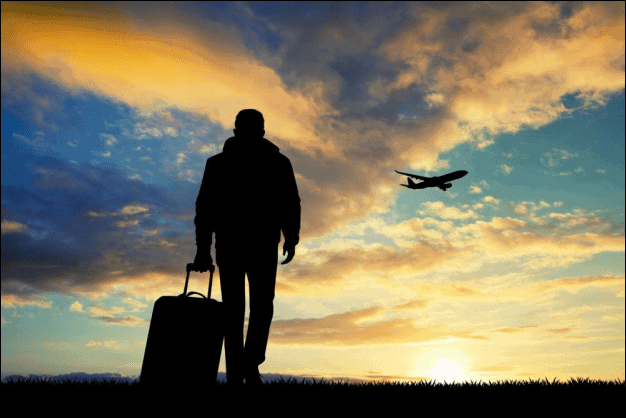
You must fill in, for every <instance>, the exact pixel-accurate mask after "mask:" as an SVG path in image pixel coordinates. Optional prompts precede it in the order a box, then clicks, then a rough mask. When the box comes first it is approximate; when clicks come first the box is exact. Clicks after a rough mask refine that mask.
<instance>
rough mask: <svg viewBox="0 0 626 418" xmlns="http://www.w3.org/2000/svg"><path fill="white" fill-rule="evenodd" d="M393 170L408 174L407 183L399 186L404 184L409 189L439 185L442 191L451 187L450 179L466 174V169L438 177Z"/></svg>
mask: <svg viewBox="0 0 626 418" xmlns="http://www.w3.org/2000/svg"><path fill="white" fill-rule="evenodd" d="M395 172H396V173H398V174H403V175H405V176H409V177H408V178H407V180H408V182H409V184H401V185H400V186H404V187H407V188H409V189H425V188H427V187H439V188H440V189H441V190H443V191H444V192H445V191H446V190H447V189H449V188H450V187H452V183H449V182H450V181H452V180H456V179H460V178H461V177H463V176H465V175H466V174H467V171H465V170H459V171H455V172H453V173H448V174H444V175H443V176H438V177H423V176H418V175H417V174H409V173H403V172H401V171H398V170H395ZM411 177H413V178H416V179H419V180H422V182H421V183H415V182H414V181H413V180H411Z"/></svg>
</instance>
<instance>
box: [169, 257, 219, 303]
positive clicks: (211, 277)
mask: <svg viewBox="0 0 626 418" xmlns="http://www.w3.org/2000/svg"><path fill="white" fill-rule="evenodd" d="M193 269H194V265H193V263H188V264H187V279H186V280H185V289H184V290H183V293H181V294H180V295H178V296H189V295H193V294H196V295H200V296H202V297H203V298H205V299H211V288H212V287H213V272H214V271H215V266H214V265H211V267H210V268H209V271H210V272H211V276H210V277H209V292H208V293H207V295H206V297H205V296H204V295H203V294H202V293H198V292H190V293H187V285H188V284H189V273H190V272H191V270H193Z"/></svg>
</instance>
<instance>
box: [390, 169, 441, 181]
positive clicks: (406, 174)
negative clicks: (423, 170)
mask: <svg viewBox="0 0 626 418" xmlns="http://www.w3.org/2000/svg"><path fill="white" fill-rule="evenodd" d="M394 171H395V172H396V173H398V174H404V175H405V176H409V177H413V178H415V179H419V180H430V179H431V178H432V177H423V176H418V175H417V174H409V173H403V172H401V171H398V170H394Z"/></svg>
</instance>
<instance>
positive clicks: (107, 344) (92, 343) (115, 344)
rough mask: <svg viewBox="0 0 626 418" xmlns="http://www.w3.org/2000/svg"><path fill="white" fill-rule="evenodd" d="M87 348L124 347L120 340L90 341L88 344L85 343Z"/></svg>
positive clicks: (110, 348)
mask: <svg viewBox="0 0 626 418" xmlns="http://www.w3.org/2000/svg"><path fill="white" fill-rule="evenodd" d="M85 347H86V348H93V349H98V348H106V349H109V350H120V349H122V346H121V344H120V342H119V341H93V340H92V341H89V342H88V343H87V344H85Z"/></svg>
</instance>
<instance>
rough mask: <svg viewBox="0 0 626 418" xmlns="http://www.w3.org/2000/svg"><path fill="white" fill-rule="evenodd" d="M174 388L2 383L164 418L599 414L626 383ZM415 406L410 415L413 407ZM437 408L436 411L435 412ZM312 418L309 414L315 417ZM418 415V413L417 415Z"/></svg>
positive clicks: (617, 402) (19, 396)
mask: <svg viewBox="0 0 626 418" xmlns="http://www.w3.org/2000/svg"><path fill="white" fill-rule="evenodd" d="M207 383H208V382H194V383H192V384H189V382H171V385H167V386H163V387H159V388H157V389H156V390H154V389H150V390H148V389H147V388H145V387H143V386H141V384H140V383H139V381H138V380H135V381H120V380H102V381H78V380H74V381H72V380H69V379H66V380H61V381H54V380H51V379H49V378H47V379H30V378H20V379H17V380H12V381H8V382H6V383H5V382H3V383H2V385H1V389H0V391H1V393H2V399H3V404H5V405H8V404H9V403H12V402H17V403H19V404H20V405H28V406H29V408H30V409H31V410H37V409H40V410H41V411H42V412H44V411H49V407H50V405H72V406H82V407H83V408H85V409H86V410H87V409H88V410H94V411H96V412H114V411H115V412H119V411H122V410H124V411H127V410H136V411H137V412H139V413H141V414H142V415H145V414H150V415H152V414H154V415H157V414H161V415H163V408H180V407H182V406H181V405H185V407H191V406H192V405H200V406H201V407H202V408H204V409H205V410H206V411H208V412H216V411H217V412H219V413H221V412H223V413H230V412H232V411H233V410H235V409H236V410H238V411H241V410H246V411H248V412H250V413H251V414H254V413H257V412H258V411H261V409H259V408H261V407H260V406H259V405H264V406H263V408H269V407H270V405H271V407H272V408H274V407H275V406H280V408H282V409H281V411H291V412H292V413H297V414H298V415H299V414H300V412H307V413H310V412H313V411H315V413H324V414H325V415H327V414H330V415H331V416H335V415H337V416H338V415H339V414H341V415H343V414H344V411H345V413H350V414H351V415H352V414H354V413H364V415H371V414H372V413H376V414H378V413H381V414H382V413H385V414H389V413H390V412H393V411H395V410H403V411H407V410H409V409H410V410H411V411H413V412H417V411H419V412H423V409H424V408H426V407H428V408H431V409H430V410H433V411H435V412H437V413H439V412H440V413H444V412H446V414H445V415H448V413H449V412H450V411H451V410H454V409H458V410H459V412H467V411H469V410H472V411H474V410H478V411H481V412H485V413H487V414H488V413H489V412H494V413H497V414H499V415H502V414H503V413H504V414H505V415H506V413H507V412H510V411H511V410H514V411H515V412H519V411H522V410H525V413H533V414H536V413H538V412H541V413H545V412H546V411H550V412H554V413H559V414H560V415H561V414H563V413H568V412H571V413H572V414H573V415H577V414H579V413H580V412H581V411H580V408H581V407H584V406H585V405H588V406H593V407H594V408H595V410H596V412H598V411H601V410H603V409H605V408H617V407H621V405H622V402H623V399H624V395H625V394H626V393H625V392H626V390H625V389H626V384H625V381H623V380H615V381H601V380H591V379H588V378H572V379H570V380H569V381H567V382H560V381H557V380H556V379H554V380H552V381H550V380H548V378H544V379H537V380H533V379H529V380H528V381H522V380H503V381H495V382H493V381H492V382H482V381H478V382H466V383H447V382H435V381H418V382H371V383H352V382H345V381H344V382H341V381H340V382H337V381H330V380H324V379H321V380H309V381H307V380H304V381H297V380H295V379H280V380H275V381H271V382H266V383H264V384H262V385H260V386H247V385H244V386H243V387H238V388H233V387H231V386H229V385H227V384H224V383H221V382H217V383H215V384H214V385H208V384H207ZM407 408H409V409H407ZM432 408H434V409H432ZM307 415H308V414H307ZM412 415H416V414H412Z"/></svg>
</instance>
